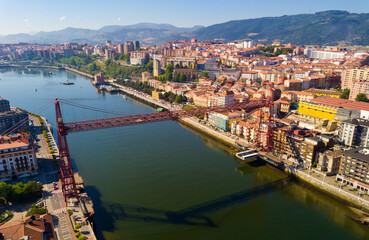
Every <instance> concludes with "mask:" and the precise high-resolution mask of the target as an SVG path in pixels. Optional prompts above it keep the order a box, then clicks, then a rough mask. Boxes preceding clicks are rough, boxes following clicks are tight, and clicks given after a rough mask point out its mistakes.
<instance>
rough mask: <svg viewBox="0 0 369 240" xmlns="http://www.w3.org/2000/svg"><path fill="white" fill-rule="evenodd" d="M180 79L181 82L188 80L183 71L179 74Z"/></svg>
mask: <svg viewBox="0 0 369 240" xmlns="http://www.w3.org/2000/svg"><path fill="white" fill-rule="evenodd" d="M179 81H180V82H186V81H187V77H186V75H184V74H183V73H181V75H180V76H179Z"/></svg>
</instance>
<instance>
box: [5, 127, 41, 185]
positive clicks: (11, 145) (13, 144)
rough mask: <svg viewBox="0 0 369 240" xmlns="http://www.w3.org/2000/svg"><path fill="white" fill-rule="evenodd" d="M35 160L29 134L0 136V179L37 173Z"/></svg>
mask: <svg viewBox="0 0 369 240" xmlns="http://www.w3.org/2000/svg"><path fill="white" fill-rule="evenodd" d="M37 168H38V167H37V160H36V154H35V147H34V145H33V139H32V136H31V135H28V134H27V133H18V134H13V135H9V136H6V135H4V136H1V137H0V181H8V180H11V179H12V178H23V177H28V176H31V175H37Z"/></svg>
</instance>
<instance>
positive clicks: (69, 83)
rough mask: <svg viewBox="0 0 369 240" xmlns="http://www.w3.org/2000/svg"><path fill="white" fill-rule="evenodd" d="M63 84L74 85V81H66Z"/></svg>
mask: <svg viewBox="0 0 369 240" xmlns="http://www.w3.org/2000/svg"><path fill="white" fill-rule="evenodd" d="M63 85H74V83H73V82H68V80H67V81H66V82H63Z"/></svg>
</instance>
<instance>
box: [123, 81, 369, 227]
mask: <svg viewBox="0 0 369 240" xmlns="http://www.w3.org/2000/svg"><path fill="white" fill-rule="evenodd" d="M117 85H118V84H116V86H117ZM118 86H119V87H120V88H121V89H122V86H121V85H118ZM123 88H126V87H124V86H123ZM122 91H123V92H125V93H126V94H127V95H130V96H131V94H129V92H128V91H127V90H125V91H124V90H122ZM139 97H141V95H139V96H135V99H137V98H139ZM139 101H140V102H142V103H144V104H147V105H150V104H154V103H152V102H150V103H149V104H148V103H147V100H145V99H142V98H140V99H139ZM154 105H155V104H154ZM167 109H168V108H167ZM175 121H177V122H179V123H181V124H183V125H185V126H187V127H189V128H192V129H194V130H196V131H199V132H201V133H203V134H205V135H206V136H208V137H211V138H212V139H214V140H216V141H217V142H219V143H220V144H223V145H224V146H226V147H227V148H228V150H229V151H230V152H231V153H232V154H234V152H235V151H237V150H238V147H237V146H236V145H235V142H236V140H235V139H231V138H229V137H228V138H227V137H226V136H224V135H223V134H221V133H219V132H217V131H215V130H213V129H210V128H208V126H206V125H203V124H202V123H199V122H196V121H194V120H193V119H191V118H179V119H177V120H175ZM260 160H262V161H265V160H263V159H260ZM265 162H266V163H267V165H268V166H270V167H271V168H274V169H276V170H279V171H281V172H283V173H284V174H286V175H288V176H292V177H293V178H295V179H296V180H297V183H298V184H300V185H301V186H303V187H306V188H309V189H312V190H315V191H317V192H318V193H319V194H323V195H324V196H327V197H329V198H331V199H333V200H335V201H338V202H340V203H341V204H344V205H346V206H348V207H350V208H355V209H356V214H357V216H356V217H355V218H353V217H351V218H353V220H355V221H358V222H360V221H361V220H362V219H363V218H368V216H367V214H368V213H369V207H365V206H363V204H360V202H357V201H355V198H352V197H351V198H349V197H348V196H347V194H346V195H344V194H342V193H341V194H338V193H334V191H333V192H332V190H330V189H327V187H326V188H324V187H323V186H320V185H319V184H318V183H317V182H314V181H312V179H309V178H308V177H304V176H302V174H295V173H292V172H289V171H288V167H287V168H280V167H277V166H274V165H273V164H270V163H269V162H268V161H265ZM286 169H287V170H286ZM332 188H333V186H332ZM343 193H345V192H343ZM361 223H362V224H365V222H361Z"/></svg>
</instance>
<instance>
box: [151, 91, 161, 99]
mask: <svg viewBox="0 0 369 240" xmlns="http://www.w3.org/2000/svg"><path fill="white" fill-rule="evenodd" d="M151 96H152V98H154V99H157V100H159V99H160V97H161V93H160V92H157V91H152V93H151Z"/></svg>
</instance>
